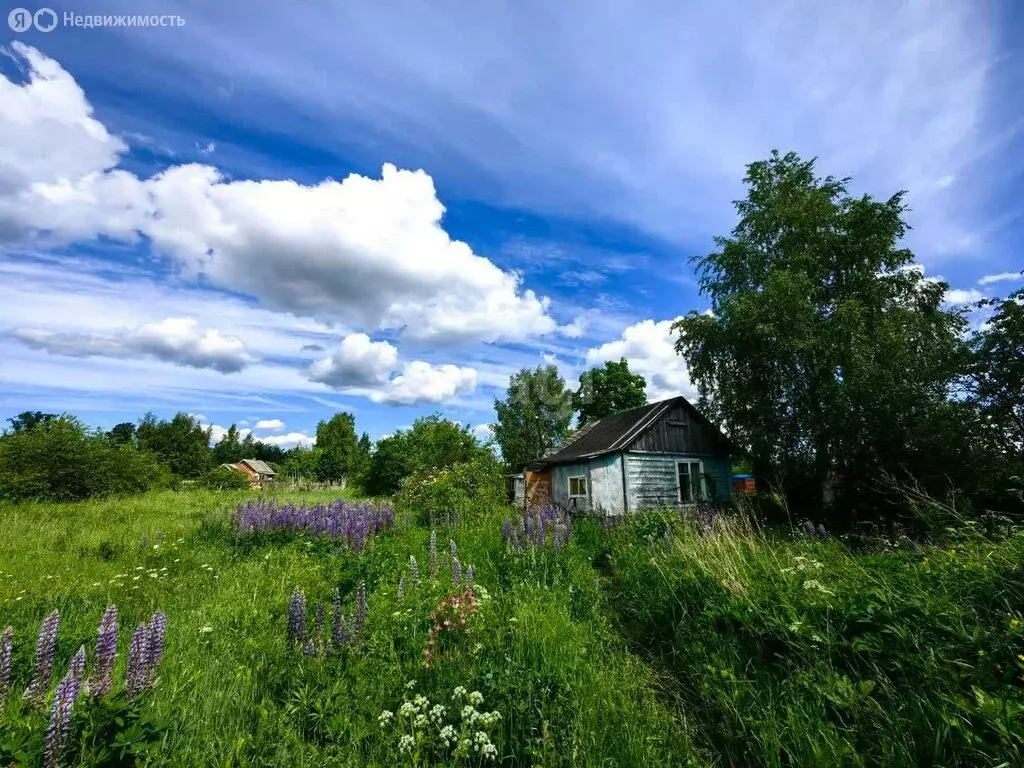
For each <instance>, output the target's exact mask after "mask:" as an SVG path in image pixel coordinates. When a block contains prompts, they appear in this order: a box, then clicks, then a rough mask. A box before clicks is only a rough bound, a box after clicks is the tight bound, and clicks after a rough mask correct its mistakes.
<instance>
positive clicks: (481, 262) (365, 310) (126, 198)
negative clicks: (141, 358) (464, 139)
mask: <svg viewBox="0 0 1024 768" xmlns="http://www.w3.org/2000/svg"><path fill="white" fill-rule="evenodd" d="M14 55H15V56H16V57H18V58H20V60H21V61H22V62H23V63H24V64H25V65H26V66H27V68H28V80H27V82H26V83H24V84H15V83H13V82H12V81H10V80H8V79H6V78H5V77H3V76H2V75H0V147H2V149H0V239H6V240H8V241H23V242H24V241H39V242H53V241H75V240H85V239H89V238H93V237H96V236H99V235H106V236H108V237H111V238H114V239H118V240H125V241H135V240H137V239H138V237H139V235H140V234H142V235H145V236H147V237H148V238H149V239H150V241H151V244H152V248H153V249H154V250H155V251H156V252H157V253H159V254H161V255H163V256H165V257H167V258H169V259H170V260H171V261H172V262H173V263H175V264H176V265H177V266H178V267H179V268H180V270H181V271H182V274H183V275H185V276H186V277H199V276H201V277H203V278H205V279H206V280H208V281H210V283H212V284H213V285H216V286H219V287H221V288H225V289H230V290H233V291H238V292H243V293H246V294H249V295H251V296H255V297H257V298H259V299H260V300H261V301H262V302H264V304H266V305H267V306H270V307H273V308H276V309H281V310H287V311H289V312H293V313H296V314H299V315H304V316H309V317H314V318H318V319H323V320H329V321H336V322H343V323H351V324H357V325H362V326H365V327H369V328H390V329H395V330H398V331H400V332H402V333H404V334H406V335H408V336H410V337H414V338H420V339H431V340H435V341H442V342H455V341H470V340H479V341H496V340H501V339H511V340H521V339H522V338H524V337H529V336H534V335H539V334H545V333H549V332H551V331H554V330H555V328H556V323H555V322H554V320H553V319H552V318H551V317H550V316H549V315H548V305H549V302H548V300H547V299H546V298H543V297H539V296H537V295H536V294H535V293H534V292H533V291H532V290H525V289H523V287H522V285H521V277H520V276H519V275H518V274H516V273H513V272H505V271H503V270H502V269H500V268H499V267H497V266H496V265H495V264H494V263H492V262H491V261H490V260H488V259H487V258H484V257H483V256H480V255H477V254H475V253H473V251H472V249H471V248H470V247H469V246H468V245H467V244H466V243H464V242H461V241H458V240H453V239H452V238H451V237H450V236H449V235H448V233H447V232H446V231H445V230H444V228H443V227H442V226H441V218H442V216H443V214H444V211H445V207H444V205H443V204H442V203H441V201H440V200H439V199H438V197H437V193H436V190H435V188H434V182H433V179H432V178H431V177H430V176H429V175H428V174H427V173H425V172H424V171H422V170H419V171H409V170H400V169H398V168H396V167H395V166H393V165H391V164H385V165H384V166H383V169H382V171H381V176H380V178H379V179H375V178H368V177H365V176H360V175H358V174H352V175H350V176H348V177H347V178H345V179H344V180H342V181H335V180H332V179H327V180H324V181H322V182H320V183H318V184H314V185H304V184H300V183H298V182H295V181H290V180H274V181H270V180H257V181H252V180H244V181H231V180H228V179H226V178H225V177H224V176H223V175H222V174H221V173H220V172H219V171H218V170H217V169H216V168H214V167H212V166H210V165H204V164H198V163H193V164H186V165H177V166H172V167H170V168H168V169H167V170H165V171H164V172H162V173H160V174H158V175H156V176H154V177H152V178H148V179H142V178H139V177H138V176H136V175H134V174H133V173H131V172H129V171H126V170H123V169H120V168H118V167H117V166H118V164H119V162H120V159H121V157H122V155H123V154H124V152H125V151H126V150H127V147H126V145H125V144H124V143H123V142H122V141H121V140H120V139H119V138H117V137H115V136H112V135H111V134H110V133H109V132H108V131H107V130H106V128H105V127H104V126H103V125H102V124H101V123H100V122H98V121H97V120H96V119H95V118H94V117H93V116H92V109H91V106H90V105H89V102H88V101H87V99H86V97H85V94H84V93H83V92H82V90H81V88H79V87H78V85H77V83H76V82H75V80H74V78H73V77H72V76H71V75H70V74H68V73H67V72H66V71H65V70H64V69H63V68H62V67H61V66H60V65H59V64H58V63H57V62H55V61H54V60H52V59H50V58H48V57H46V56H45V55H44V54H42V53H40V52H39V51H37V50H35V49H33V48H31V47H29V46H26V45H24V44H21V43H15V44H14ZM40 147H46V148H47V150H46V151H45V152H40V149H39V148H40Z"/></svg>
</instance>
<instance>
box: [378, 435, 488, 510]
mask: <svg viewBox="0 0 1024 768" xmlns="http://www.w3.org/2000/svg"><path fill="white" fill-rule="evenodd" d="M396 501H398V503H399V504H400V505H402V506H404V507H406V508H408V509H411V510H413V511H414V512H416V513H417V515H418V518H417V519H418V520H419V521H420V522H421V523H426V522H428V521H429V520H432V519H433V520H451V519H453V518H454V517H457V516H460V515H462V514H464V513H466V512H467V511H470V510H480V509H492V508H493V507H494V506H496V505H502V504H504V503H505V477H504V474H503V473H502V469H501V465H500V464H498V462H497V460H496V459H495V458H494V456H493V455H491V454H490V453H489V452H488V453H481V454H478V455H477V456H475V457H474V458H473V459H471V460H470V461H467V462H462V463H459V464H456V465H454V466H452V467H449V468H447V469H437V470H422V471H418V472H414V473H413V474H412V475H409V476H408V477H406V478H405V479H404V480H403V481H402V485H401V490H400V491H399V493H398V495H397V497H396Z"/></svg>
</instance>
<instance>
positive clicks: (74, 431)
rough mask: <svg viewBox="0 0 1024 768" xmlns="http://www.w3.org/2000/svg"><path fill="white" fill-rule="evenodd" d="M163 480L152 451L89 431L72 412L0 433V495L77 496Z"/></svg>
mask: <svg viewBox="0 0 1024 768" xmlns="http://www.w3.org/2000/svg"><path fill="white" fill-rule="evenodd" d="M169 482H170V476H169V475H168V473H167V470H166V469H164V468H163V467H161V466H160V464H159V462H158V461H157V460H156V458H155V457H154V456H153V455H152V454H149V453H145V452H142V451H139V450H138V449H137V448H135V447H134V446H132V445H130V444H128V445H118V444H116V443H114V442H111V441H110V440H108V439H107V438H106V437H104V436H102V435H99V434H90V433H88V432H87V431H86V430H85V427H84V426H83V425H82V424H81V422H79V421H78V420H77V419H75V418H73V417H69V416H62V417H60V418H58V419H54V420H53V421H51V422H48V423H46V424H42V425H39V426H36V427H33V428H31V429H24V430H19V431H17V432H14V433H12V434H7V435H4V436H2V437H0V498H5V499H12V500H22V499H26V500H28V499H35V500H40V501H77V500H80V499H86V498H89V497H92V496H106V495H112V494H113V495H122V494H133V493H140V492H142V491H146V490H149V489H152V488H163V487H167V486H168V485H169Z"/></svg>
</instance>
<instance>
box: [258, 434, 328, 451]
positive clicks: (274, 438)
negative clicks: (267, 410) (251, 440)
mask: <svg viewBox="0 0 1024 768" xmlns="http://www.w3.org/2000/svg"><path fill="white" fill-rule="evenodd" d="M256 439H257V440H259V441H260V442H261V443H266V444H268V445H276V446H277V447H278V448H285V449H287V448H294V447H295V446H297V445H302V446H306V447H310V446H313V445H315V444H316V437H315V436H313V437H310V436H309V435H307V434H306V433H305V432H288V433H286V434H283V435H267V436H266V437H257V438H256Z"/></svg>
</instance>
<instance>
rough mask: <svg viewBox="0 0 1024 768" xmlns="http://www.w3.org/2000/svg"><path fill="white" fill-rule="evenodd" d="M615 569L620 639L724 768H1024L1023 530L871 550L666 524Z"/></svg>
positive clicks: (619, 548) (651, 523)
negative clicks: (652, 670) (992, 537)
mask: <svg viewBox="0 0 1024 768" xmlns="http://www.w3.org/2000/svg"><path fill="white" fill-rule="evenodd" d="M663 531H667V533H666V534H664V535H662V532H663ZM654 534H657V535H654ZM609 563H610V588H611V589H612V590H613V591H614V594H615V597H614V604H615V607H616V611H617V614H618V626H619V628H620V629H621V631H622V632H623V634H624V635H625V636H627V637H628V638H629V639H630V641H631V644H632V646H633V647H634V648H636V649H638V650H640V651H642V652H643V654H644V656H645V657H646V658H647V659H648V660H650V661H651V662H652V664H654V665H655V666H656V667H657V668H658V669H660V670H662V672H663V679H664V680H665V681H667V685H668V688H669V690H670V691H671V694H672V695H673V696H674V697H675V699H676V701H677V706H678V709H679V710H680V711H683V712H685V713H686V714H687V716H689V717H690V718H691V719H692V721H693V722H695V723H696V729H697V733H698V734H699V743H700V744H701V746H703V747H704V748H705V749H707V750H708V751H709V752H710V753H712V754H714V755H716V756H717V758H718V760H719V761H720V762H721V763H723V764H726V765H736V766H740V765H743V766H746V765H761V766H788V765H800V766H833V765H855V766H860V765H864V766H867V765H905V766H911V765H962V766H978V765H992V766H995V765H1000V764H1002V765H1017V764H1020V763H1019V761H1020V754H1021V751H1020V750H1021V749H1022V747H1024V717H1022V716H1024V657H1021V656H1020V655H1019V654H1021V653H1024V633H1022V628H1021V623H1020V622H1021V618H1022V617H1021V611H1022V610H1024V538H1022V537H1021V536H1020V535H1019V534H1018V535H1017V536H1015V537H1012V538H1011V539H1010V540H1008V541H1004V542H1001V543H991V542H987V541H985V540H983V539H980V538H977V537H975V538H973V539H972V540H970V541H967V542H961V543H960V544H959V545H957V546H955V547H952V548H939V547H929V548H917V549H908V550H904V551H897V552H890V553H886V554H857V553H854V552H851V551H850V550H849V549H848V548H847V547H846V546H845V545H843V544H842V543H841V542H839V541H836V540H818V539H794V538H792V537H788V536H781V535H778V534H772V533H755V532H754V531H753V530H751V529H750V528H749V527H748V526H746V525H745V524H743V523H742V522H741V521H740V520H738V519H735V518H732V519H730V518H725V519H719V520H718V521H716V524H714V525H713V526H710V527H702V526H698V525H696V524H694V523H693V522H690V521H685V520H679V519H677V518H675V517H673V516H664V517H661V518H660V519H652V518H647V519H645V520H640V521H636V522H634V523H633V524H631V525H627V526H624V527H623V528H621V529H620V530H618V531H616V532H615V534H614V536H613V539H612V542H611V544H610V557H609Z"/></svg>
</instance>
